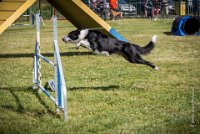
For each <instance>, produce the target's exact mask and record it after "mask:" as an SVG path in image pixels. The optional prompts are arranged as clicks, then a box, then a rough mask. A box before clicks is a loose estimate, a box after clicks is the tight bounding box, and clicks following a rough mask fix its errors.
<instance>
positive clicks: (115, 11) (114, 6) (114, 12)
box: [109, 0, 122, 19]
mask: <svg viewBox="0 0 200 134" xmlns="http://www.w3.org/2000/svg"><path fill="white" fill-rule="evenodd" d="M109 4H110V12H111V17H112V18H111V19H116V17H117V16H119V17H120V18H122V12H120V11H119V10H118V9H117V7H118V1H117V0H110V1H109Z"/></svg>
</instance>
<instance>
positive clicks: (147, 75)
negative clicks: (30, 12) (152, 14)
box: [0, 19, 200, 134]
mask: <svg viewBox="0 0 200 134" xmlns="http://www.w3.org/2000/svg"><path fill="white" fill-rule="evenodd" d="M172 21H173V20H170V19H168V20H157V21H150V20H146V19H124V20H117V21H109V22H108V23H109V24H110V25H112V26H113V27H115V28H116V29H117V31H119V33H121V34H122V35H123V36H124V37H125V38H126V39H128V40H129V41H130V42H134V43H137V44H141V46H144V45H145V44H147V43H148V41H149V40H150V39H151V37H152V36H153V34H157V35H158V42H157V45H156V47H155V49H154V50H153V51H152V53H151V54H150V55H147V56H144V58H145V59H147V60H149V61H152V62H153V63H155V64H156V65H157V66H158V67H159V68H160V71H159V72H157V71H155V70H153V69H151V68H150V67H147V66H144V65H138V64H130V63H129V62H127V61H126V60H124V59H123V58H122V57H120V56H118V55H112V56H110V57H106V56H102V55H95V54H93V53H91V52H90V51H88V50H87V49H84V48H80V49H79V50H76V49H75V47H74V46H73V45H72V44H64V43H63V42H62V41H61V38H62V37H63V36H64V35H66V34H67V33H68V32H69V31H71V30H73V29H75V28H74V27H73V26H72V25H71V24H70V23H68V22H66V21H59V24H58V26H59V27H58V30H59V45H60V51H61V56H62V57H61V58H62V64H63V68H64V74H65V80H66V84H67V87H68V108H69V109H68V112H69V119H68V121H67V122H64V121H63V115H62V114H60V115H59V114H56V112H55V106H54V105H53V104H52V103H51V101H50V100H49V99H48V98H47V97H46V96H45V95H44V94H42V93H39V94H38V93H37V91H35V90H32V88H31V86H32V62H33V52H34V45H35V39H36V33H35V28H34V27H14V28H11V29H8V30H7V31H6V32H4V33H3V34H2V35H1V36H0V41H1V42H0V133H1V134H4V133H8V134H18V133H19V134H30V133H31V134H32V133H33V134H36V133H41V134H43V133H46V134H47V133H48V134H49V133H52V134H55V133H59V134H74V133H81V134H82V133H83V134H88V133H99V134H115V133H116V134H118V133H123V134H132V133H136V134H137V133H142V134H143V133H148V134H149V133H155V134H157V133H174V134H177V133H198V132H199V130H200V87H199V85H200V83H199V81H200V43H199V42H200V37H199V36H186V37H178V36H172V35H170V34H167V33H169V32H170V29H171V24H172ZM46 24H47V26H46V27H42V28H41V44H42V45H41V50H42V53H43V54H44V55H46V56H47V57H48V58H49V59H53V57H52V55H53V54H52V53H53V49H52V35H53V34H52V28H51V22H50V21H46ZM42 77H43V79H42V81H43V85H44V84H45V82H46V81H47V80H49V79H51V78H53V70H52V68H51V67H50V66H49V65H47V64H46V63H44V62H42ZM192 89H194V90H195V121H196V123H197V124H196V126H195V127H191V116H192V103H191V100H192ZM52 94H53V93H52Z"/></svg>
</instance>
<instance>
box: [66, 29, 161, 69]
mask: <svg viewBox="0 0 200 134" xmlns="http://www.w3.org/2000/svg"><path fill="white" fill-rule="evenodd" d="M156 39H157V36H156V35H154V36H153V37H152V39H151V41H150V42H149V43H148V44H147V45H146V46H144V47H140V46H139V45H136V44H133V43H129V42H125V41H120V40H117V39H114V38H110V37H108V36H107V35H105V34H102V33H101V32H100V31H98V30H91V29H77V30H74V31H71V32H70V33H68V35H67V36H65V37H63V38H62V40H63V41H64V42H65V43H74V44H76V49H78V48H79V47H80V46H82V47H85V48H87V49H89V50H91V51H93V52H94V53H97V54H104V55H107V56H109V55H111V54H119V55H122V56H123V57H124V58H125V59H126V60H128V61H129V62H131V63H137V64H145V65H148V66H150V67H151V68H153V69H155V70H157V71H159V68H158V67H157V66H156V65H154V64H153V63H151V62H149V61H146V60H144V59H142V57H141V55H146V54H148V53H150V51H151V50H152V49H153V48H154V46H155V43H156Z"/></svg>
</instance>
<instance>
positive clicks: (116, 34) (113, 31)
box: [109, 28, 128, 42]
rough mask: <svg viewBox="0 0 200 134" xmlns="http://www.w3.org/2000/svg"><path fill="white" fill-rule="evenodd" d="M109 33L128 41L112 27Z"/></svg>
mask: <svg viewBox="0 0 200 134" xmlns="http://www.w3.org/2000/svg"><path fill="white" fill-rule="evenodd" d="M109 33H110V34H111V35H112V36H114V37H115V38H116V39H118V40H121V41H125V42H128V41H127V40H126V39H125V38H124V37H122V36H121V35H120V34H119V33H118V32H117V31H116V30H115V29H114V28H111V29H110V31H109Z"/></svg>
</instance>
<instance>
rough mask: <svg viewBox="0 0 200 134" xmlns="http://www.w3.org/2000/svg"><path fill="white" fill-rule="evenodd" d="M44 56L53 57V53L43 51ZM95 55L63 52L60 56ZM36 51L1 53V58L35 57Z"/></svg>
mask: <svg viewBox="0 0 200 134" xmlns="http://www.w3.org/2000/svg"><path fill="white" fill-rule="evenodd" d="M42 55H43V56H47V57H53V56H54V55H53V53H42ZM84 55H94V54H93V53H92V52H61V53H60V56H84ZM33 56H34V53H17V54H0V58H23V57H24V58H29V57H33Z"/></svg>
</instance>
